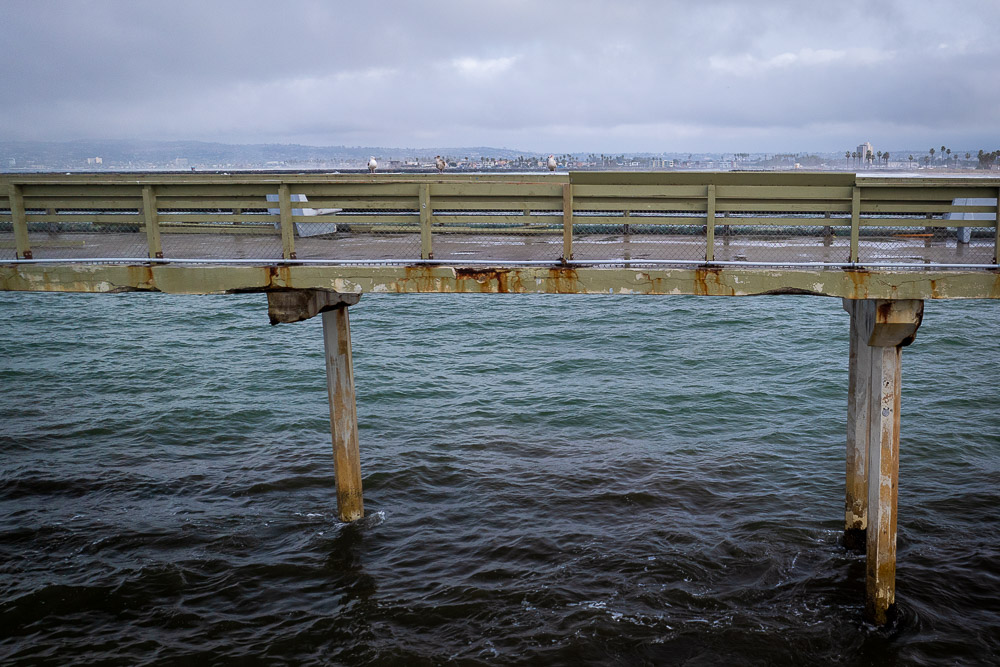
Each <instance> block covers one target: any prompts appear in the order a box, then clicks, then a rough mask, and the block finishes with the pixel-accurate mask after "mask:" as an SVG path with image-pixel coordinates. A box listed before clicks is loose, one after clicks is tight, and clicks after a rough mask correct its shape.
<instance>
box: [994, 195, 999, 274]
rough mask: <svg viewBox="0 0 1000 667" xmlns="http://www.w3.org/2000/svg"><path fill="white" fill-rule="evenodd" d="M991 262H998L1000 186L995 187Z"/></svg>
mask: <svg viewBox="0 0 1000 667" xmlns="http://www.w3.org/2000/svg"><path fill="white" fill-rule="evenodd" d="M993 263H994V264H1000V188H997V212H996V221H995V222H994V224H993Z"/></svg>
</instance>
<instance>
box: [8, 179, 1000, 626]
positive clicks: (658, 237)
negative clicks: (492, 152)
mask: <svg viewBox="0 0 1000 667" xmlns="http://www.w3.org/2000/svg"><path fill="white" fill-rule="evenodd" d="M998 194H1000V179H996V178H952V179H923V178H892V177H872V178H865V177H861V176H856V175H854V174H833V173H826V174H812V173H782V174H777V173H627V174H619V173H602V172H585V173H576V172H571V173H568V174H520V175H490V174H474V175H447V174H445V175H439V174H427V175H422V174H420V175H417V174H407V175H403V174H375V175H371V176H369V175H358V174H350V175H347V174H343V175H342V174H290V173H289V174H284V173H282V174H274V173H270V174H268V173H252V174H251V173H237V174H156V173H141V174H76V175H59V174H16V175H15V174H6V175H2V176H0V289H5V290H23V291H71V292H104V293H112V292H121V291H145V292H165V293H184V294H208V293H247V292H260V293H265V294H266V295H267V301H268V314H269V317H270V321H271V322H272V323H274V324H277V323H290V322H296V321H301V320H305V319H309V318H312V317H316V316H320V317H321V318H322V323H323V332H324V346H325V358H326V370H327V384H328V390H329V402H330V422H331V438H332V442H333V450H334V459H335V476H336V486H337V489H336V491H337V502H338V512H339V516H340V518H341V519H342V520H344V521H353V520H356V519H359V518H361V517H362V516H364V505H363V493H362V485H361V479H362V478H361V459H362V457H363V451H364V447H363V445H364V443H359V441H358V432H357V417H356V414H355V394H354V378H353V367H352V357H351V343H352V341H351V335H350V322H349V310H350V308H352V307H354V306H355V305H356V304H358V303H359V300H362V301H363V295H364V294H365V293H400V294H405V293H418V292H440V293H526V292H540V293H553V294H575V293H587V294H608V293H612V294H633V295H639V294H648V295H670V294H694V295H702V296H754V295H761V296H763V295H773V294H801V295H812V296H826V297H833V298H839V299H842V301H843V305H844V309H845V310H846V311H847V313H848V316H847V317H845V324H844V326H845V327H849V330H850V353H849V354H850V363H849V386H848V404H847V406H846V415H845V431H846V448H845V463H846V476H845V522H844V531H845V536H844V542H845V545H846V546H847V547H848V548H858V549H864V550H865V553H866V558H867V570H866V582H867V587H866V612H865V614H866V617H867V618H868V619H869V620H871V621H872V622H874V623H876V624H885V623H887V622H888V621H889V620H891V617H892V614H893V608H894V602H895V583H896V582H895V566H896V556H895V548H896V516H897V488H898V466H899V455H900V452H899V438H900V430H901V428H902V427H903V426H902V422H901V419H900V414H901V409H902V401H901V396H902V394H901V386H902V356H903V355H902V349H903V347H906V346H908V345H910V344H919V342H916V343H915V342H914V341H915V340H917V341H918V339H919V335H918V334H919V326H920V323H921V320H922V317H923V303H924V300H926V299H958V298H961V299H997V298H1000V271H998V269H1000V263H998V247H1000V209H998V206H997V201H998ZM358 342H359V344H363V341H358Z"/></svg>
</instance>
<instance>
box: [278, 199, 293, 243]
mask: <svg viewBox="0 0 1000 667" xmlns="http://www.w3.org/2000/svg"><path fill="white" fill-rule="evenodd" d="M278 206H279V213H280V214H281V256H282V257H283V258H285V259H295V227H293V226H292V195H291V192H290V191H289V189H288V184H287V183H282V184H281V185H279V186H278Z"/></svg>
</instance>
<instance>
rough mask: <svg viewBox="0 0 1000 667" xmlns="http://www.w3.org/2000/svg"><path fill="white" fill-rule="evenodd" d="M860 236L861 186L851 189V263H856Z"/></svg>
mask: <svg viewBox="0 0 1000 667" xmlns="http://www.w3.org/2000/svg"><path fill="white" fill-rule="evenodd" d="M860 236H861V188H859V187H857V186H854V189H853V190H852V191H851V258H850V262H851V264H857V263H858V240H859V238H860Z"/></svg>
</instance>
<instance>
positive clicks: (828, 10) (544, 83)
mask: <svg viewBox="0 0 1000 667" xmlns="http://www.w3.org/2000/svg"><path fill="white" fill-rule="evenodd" d="M997 25H1000V3H996V2H975V1H971V0H957V1H956V2H952V3H939V2H930V1H928V0H910V1H903V0H888V1H886V2H880V3H870V2H863V1H861V0H845V1H844V2H839V3H827V4H815V3H807V4H803V3H797V2H790V1H788V0H762V1H761V2H755V3H745V2H738V1H736V0H718V1H716V2H706V3H698V4H691V3H683V2H669V1H667V2H652V1H650V2H634V3H607V2H593V1H580V2H568V1H559V0H555V1H553V2H549V3H544V4H541V3H529V2H526V1H522V0H508V1H506V2H494V3H466V2H459V1H458V0H447V1H446V0H442V1H439V2H432V3H410V2H391V1H390V2H384V3H354V4H340V3H329V2H321V1H319V0H292V1H291V2H289V3H285V4H283V5H282V7H281V9H280V10H278V9H276V8H275V7H274V5H273V4H271V3H266V2H263V1H259V0H240V1H239V2H237V1H235V0H219V1H218V2H212V3H204V2H198V3H195V2H191V1H190V0H178V1H177V2H172V3H166V4H163V3H161V4H156V3H135V2H127V1H124V0H105V1H103V2H97V3H75V2H74V3H70V2H65V3H59V2H25V1H18V0H11V1H10V2H8V3H6V4H5V6H4V21H3V22H0V43H3V44H4V48H3V50H2V55H0V58H2V64H3V67H0V90H3V91H4V105H3V106H2V107H0V141H16V140H36V141H66V140H75V139H129V140H160V141H165V140H167V141H169V140H199V141H220V142H225V143H240V144H246V143H251V144H257V143H293V144H294V143H298V144H307V145H320V146H327V145H346V146H366V145H367V146H413V147H420V148H426V147H432V146H511V147H514V148H515V149H517V150H531V149H538V150H542V151H547V152H553V153H566V152H574V153H579V152H588V151H596V152H637V151H643V152H661V151H676V152H723V151H725V152H730V151H731V152H765V151H767V152H794V151H808V152H835V151H837V150H847V149H848V148H853V147H854V146H857V145H858V143H859V142H862V141H871V142H872V143H873V144H874V145H876V146H878V145H881V146H888V147H890V148H889V150H890V151H891V150H893V149H892V148H891V147H893V146H923V145H926V146H930V145H939V144H940V143H941V142H944V143H946V144H949V145H950V144H954V145H955V146H963V147H975V149H977V150H978V149H979V148H983V149H986V150H994V149H996V148H997V146H995V145H989V144H991V143H997V141H998V139H997V138H998V137H1000V116H998V114H997V113H996V110H997V109H998V108H1000V88H998V87H997V86H996V85H993V82H995V81H998V80H1000V42H998V40H997V39H996V26H997ZM903 150H909V149H903Z"/></svg>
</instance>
